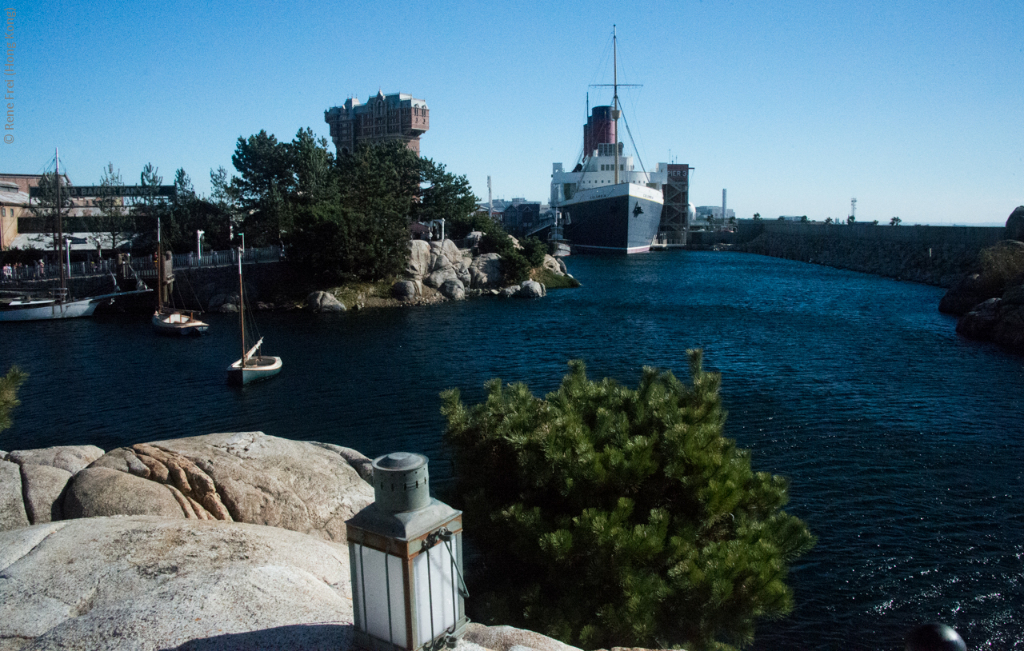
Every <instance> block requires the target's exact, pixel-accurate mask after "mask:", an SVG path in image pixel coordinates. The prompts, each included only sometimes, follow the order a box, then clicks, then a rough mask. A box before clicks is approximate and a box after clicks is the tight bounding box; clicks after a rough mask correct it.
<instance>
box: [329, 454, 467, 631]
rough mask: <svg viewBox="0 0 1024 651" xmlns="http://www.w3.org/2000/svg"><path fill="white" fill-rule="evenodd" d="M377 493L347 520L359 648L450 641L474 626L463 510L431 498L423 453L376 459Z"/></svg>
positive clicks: (375, 486)
mask: <svg viewBox="0 0 1024 651" xmlns="http://www.w3.org/2000/svg"><path fill="white" fill-rule="evenodd" d="M373 493H374V503H373V504H371V505H369V506H367V507H366V508H364V509H363V510H362V511H360V512H359V513H357V514H356V515H355V516H353V517H352V518H351V519H350V520H348V521H347V522H346V523H345V524H346V532H347V536H348V548H349V559H350V568H351V572H352V604H353V611H354V614H355V641H356V644H358V645H359V646H361V647H363V648H365V649H370V650H372V651H399V650H402V649H404V650H406V651H414V650H416V649H423V648H427V649H431V648H437V647H439V646H440V645H442V644H445V643H450V642H452V641H453V640H454V639H455V638H457V637H459V636H461V635H462V632H463V630H464V628H465V626H466V624H468V623H469V619H467V618H466V615H465V602H464V599H465V598H466V597H468V596H469V594H468V592H467V591H466V587H465V582H464V581H463V578H462V512H461V511H456V510H455V509H453V508H452V507H450V506H448V505H447V504H445V503H443V502H440V501H438V500H436V499H433V498H431V497H430V486H429V475H428V474H427V458H426V457H425V456H423V455H420V454H412V453H408V452H394V453H392V454H387V455H384V456H382V457H378V458H376V459H374V460H373Z"/></svg>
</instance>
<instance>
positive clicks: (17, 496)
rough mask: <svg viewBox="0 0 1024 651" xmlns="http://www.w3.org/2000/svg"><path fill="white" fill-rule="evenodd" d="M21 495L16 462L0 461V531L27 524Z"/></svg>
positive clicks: (19, 476) (19, 475)
mask: <svg viewBox="0 0 1024 651" xmlns="http://www.w3.org/2000/svg"><path fill="white" fill-rule="evenodd" d="M22 495H23V494H22V487H21V470H20V469H19V468H18V464H16V463H11V462H10V461H0V531H8V530H10V529H20V528H21V527H27V526H28V525H29V521H28V514H27V513H26V512H25V502H24V499H23V497H22ZM2 549H3V547H0V550H2ZM0 583H2V582H0ZM0 603H3V602H2V601H0ZM0 639H2V638H0Z"/></svg>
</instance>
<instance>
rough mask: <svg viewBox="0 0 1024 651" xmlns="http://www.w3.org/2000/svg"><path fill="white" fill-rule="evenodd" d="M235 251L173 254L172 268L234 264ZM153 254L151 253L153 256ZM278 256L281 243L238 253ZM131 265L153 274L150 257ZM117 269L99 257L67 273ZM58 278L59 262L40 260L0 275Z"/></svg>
mask: <svg viewBox="0 0 1024 651" xmlns="http://www.w3.org/2000/svg"><path fill="white" fill-rule="evenodd" d="M237 256H238V251H237V250H236V249H231V250H229V251H211V252H210V253H204V254H203V255H202V257H201V258H200V259H199V260H196V255H195V254H194V253H181V254H178V255H175V256H174V258H173V260H174V269H179V270H180V269H201V268H204V267H228V266H234V265H236V264H238V257H237ZM154 257H155V256H154ZM279 260H281V247H279V246H267V247H263V248H261V249H246V250H245V253H244V255H243V256H242V263H243V264H256V263H260V262H277V261H279ZM130 264H131V266H132V269H134V270H135V271H136V273H138V275H139V276H140V277H142V278H155V277H156V263H155V260H154V259H153V258H150V257H148V256H147V257H145V258H134V259H132V260H131V262H130ZM117 272H118V264H117V260H100V261H98V262H97V261H89V262H72V263H71V267H70V269H69V270H68V277H83V276H106V275H110V274H112V273H117ZM55 278H60V265H56V264H52V263H50V264H47V263H45V262H43V261H39V262H36V263H29V264H20V263H19V264H5V265H3V273H2V275H0V284H3V283H15V282H19V281H26V280H50V279H55Z"/></svg>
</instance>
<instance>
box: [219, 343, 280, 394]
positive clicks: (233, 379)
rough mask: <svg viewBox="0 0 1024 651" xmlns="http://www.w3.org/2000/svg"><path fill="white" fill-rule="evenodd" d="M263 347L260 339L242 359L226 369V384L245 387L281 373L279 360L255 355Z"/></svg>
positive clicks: (268, 356)
mask: <svg viewBox="0 0 1024 651" xmlns="http://www.w3.org/2000/svg"><path fill="white" fill-rule="evenodd" d="M261 345H263V338H262V337H261V338H260V340H259V341H257V342H256V345H255V346H253V347H252V348H251V349H249V351H248V352H246V353H245V355H243V356H242V359H240V360H238V361H237V362H235V363H234V364H232V365H231V366H229V367H228V384H233V385H235V386H239V387H241V386H245V385H246V384H249V383H250V382H256V381H257V380H265V379H267V378H269V377H274V376H275V375H277V374H278V373H280V372H281V366H282V363H281V358H280V357H272V356H270V355H261V354H257V353H258V352H259V349H260V346H261Z"/></svg>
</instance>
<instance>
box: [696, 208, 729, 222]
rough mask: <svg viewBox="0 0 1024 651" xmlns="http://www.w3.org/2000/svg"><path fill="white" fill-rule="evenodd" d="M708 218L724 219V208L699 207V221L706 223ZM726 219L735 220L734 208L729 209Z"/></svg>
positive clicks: (726, 212)
mask: <svg viewBox="0 0 1024 651" xmlns="http://www.w3.org/2000/svg"><path fill="white" fill-rule="evenodd" d="M708 216H711V217H712V218H714V219H718V220H721V219H722V207H721V206H697V221H706V220H707V218H708ZM725 218H726V219H727V220H729V219H735V218H736V211H735V210H733V209H732V208H727V209H726V211H725Z"/></svg>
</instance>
